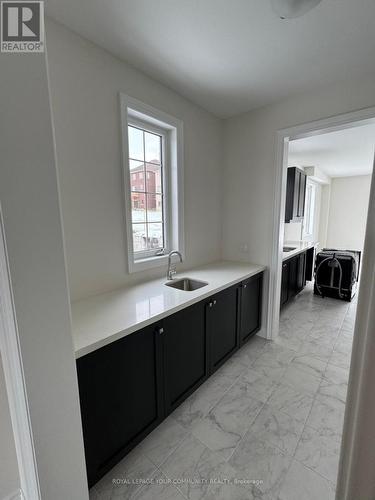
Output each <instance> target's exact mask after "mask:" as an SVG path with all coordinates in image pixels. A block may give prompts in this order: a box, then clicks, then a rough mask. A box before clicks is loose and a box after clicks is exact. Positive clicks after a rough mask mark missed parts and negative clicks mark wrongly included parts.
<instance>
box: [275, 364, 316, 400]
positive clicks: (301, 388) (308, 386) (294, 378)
mask: <svg viewBox="0 0 375 500" xmlns="http://www.w3.org/2000/svg"><path fill="white" fill-rule="evenodd" d="M281 382H282V383H283V384H286V385H290V386H291V387H293V389H295V390H296V391H298V392H301V393H304V394H310V395H312V396H313V395H314V394H315V393H316V392H317V390H318V388H319V385H320V382H321V377H315V376H314V375H311V374H309V373H307V372H306V371H303V370H301V369H300V368H299V367H298V366H295V365H289V366H288V368H287V369H286V371H285V373H284V375H283V377H282V378H281Z"/></svg>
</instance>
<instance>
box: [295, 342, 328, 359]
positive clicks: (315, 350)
mask: <svg viewBox="0 0 375 500" xmlns="http://www.w3.org/2000/svg"><path fill="white" fill-rule="evenodd" d="M333 346H334V341H333V340H327V341H325V342H322V341H319V340H313V339H311V340H305V341H304V342H303V343H302V345H301V348H300V350H299V353H300V354H309V355H310V356H316V357H318V358H320V359H325V360H327V361H328V359H329V358H330V356H331V354H332V351H333Z"/></svg>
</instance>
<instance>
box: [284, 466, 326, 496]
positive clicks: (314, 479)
mask: <svg viewBox="0 0 375 500" xmlns="http://www.w3.org/2000/svg"><path fill="white" fill-rule="evenodd" d="M334 498H335V488H334V487H333V485H332V484H331V483H330V482H329V481H327V479H325V478H323V477H322V476H320V475H318V474H317V473H316V472H314V471H312V470H310V469H308V468H306V467H304V466H303V465H302V464H300V463H299V462H296V461H294V462H293V463H292V465H291V467H290V469H289V470H288V473H287V475H286V478H285V481H284V483H283V485H282V487H281V490H280V494H279V497H278V500H318V499H319V500H334Z"/></svg>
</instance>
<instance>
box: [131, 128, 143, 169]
mask: <svg viewBox="0 0 375 500" xmlns="http://www.w3.org/2000/svg"><path fill="white" fill-rule="evenodd" d="M128 140H129V158H133V160H142V161H143V160H144V150H143V130H140V129H139V128H135V127H131V126H130V125H129V127H128Z"/></svg>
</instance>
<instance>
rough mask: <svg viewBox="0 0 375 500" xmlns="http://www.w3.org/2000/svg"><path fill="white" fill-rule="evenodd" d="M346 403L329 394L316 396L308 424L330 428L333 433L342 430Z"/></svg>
mask: <svg viewBox="0 0 375 500" xmlns="http://www.w3.org/2000/svg"><path fill="white" fill-rule="evenodd" d="M344 412H345V405H344V403H342V402H341V401H339V400H337V399H335V398H331V397H328V396H320V397H319V398H316V399H315V401H314V403H313V405H312V408H311V412H310V415H309V417H308V419H307V421H306V425H308V426H310V427H313V428H314V429H317V430H321V429H329V430H331V431H332V432H333V433H340V432H342V427H343V423H344Z"/></svg>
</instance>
